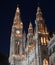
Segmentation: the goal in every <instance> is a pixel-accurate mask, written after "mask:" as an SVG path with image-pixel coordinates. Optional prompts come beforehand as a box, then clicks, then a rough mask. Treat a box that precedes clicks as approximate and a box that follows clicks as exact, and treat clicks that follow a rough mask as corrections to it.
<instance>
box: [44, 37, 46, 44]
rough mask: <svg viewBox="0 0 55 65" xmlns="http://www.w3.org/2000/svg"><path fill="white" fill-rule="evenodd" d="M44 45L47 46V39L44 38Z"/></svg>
mask: <svg viewBox="0 0 55 65" xmlns="http://www.w3.org/2000/svg"><path fill="white" fill-rule="evenodd" d="M44 45H46V38H45V37H44Z"/></svg>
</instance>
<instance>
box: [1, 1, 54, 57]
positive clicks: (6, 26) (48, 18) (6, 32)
mask: <svg viewBox="0 0 55 65" xmlns="http://www.w3.org/2000/svg"><path fill="white" fill-rule="evenodd" d="M38 2H39V5H40V7H41V9H42V12H43V17H44V19H45V23H46V26H47V28H48V30H49V31H55V1H54V0H39V1H38V0H0V52H3V53H4V54H5V55H7V56H9V45H10V34H11V28H12V23H13V18H14V15H15V10H16V7H17V4H19V7H20V10H21V18H22V21H23V23H24V29H25V31H26V32H27V30H26V29H27V28H28V24H29V22H30V21H32V24H33V26H34V20H35V17H36V10H37V6H38Z"/></svg>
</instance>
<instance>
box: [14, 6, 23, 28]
mask: <svg viewBox="0 0 55 65" xmlns="http://www.w3.org/2000/svg"><path fill="white" fill-rule="evenodd" d="M14 26H15V27H16V28H18V29H22V28H23V23H22V21H21V17H20V9H19V7H17V9H16V13H15V17H14Z"/></svg>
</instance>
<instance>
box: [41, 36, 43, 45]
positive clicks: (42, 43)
mask: <svg viewBox="0 0 55 65" xmlns="http://www.w3.org/2000/svg"><path fill="white" fill-rule="evenodd" d="M41 44H42V45H43V37H41Z"/></svg>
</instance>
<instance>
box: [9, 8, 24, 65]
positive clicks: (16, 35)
mask: <svg viewBox="0 0 55 65" xmlns="http://www.w3.org/2000/svg"><path fill="white" fill-rule="evenodd" d="M24 48H25V34H23V23H22V21H21V17H20V9H19V7H17V9H16V13H15V17H14V22H13V25H12V32H11V42H10V57H9V62H10V65H18V64H21V59H22V58H21V57H23V55H24V52H25V49H24ZM19 60H20V61H19Z"/></svg>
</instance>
